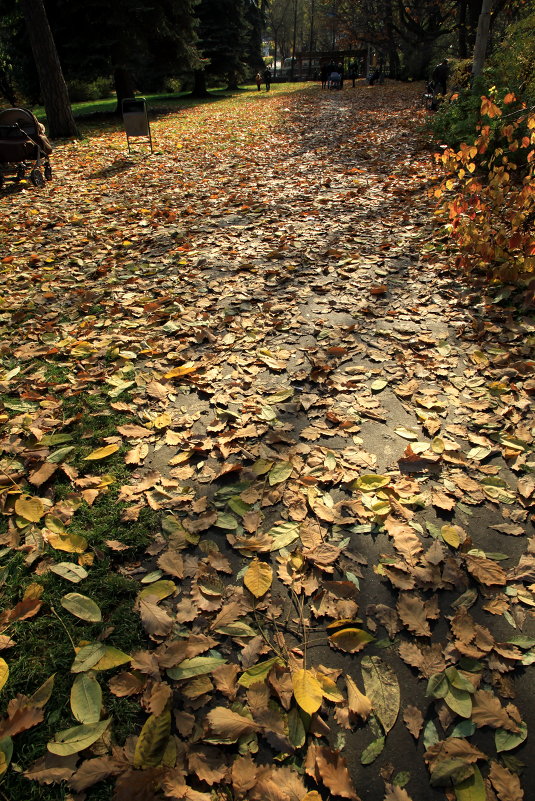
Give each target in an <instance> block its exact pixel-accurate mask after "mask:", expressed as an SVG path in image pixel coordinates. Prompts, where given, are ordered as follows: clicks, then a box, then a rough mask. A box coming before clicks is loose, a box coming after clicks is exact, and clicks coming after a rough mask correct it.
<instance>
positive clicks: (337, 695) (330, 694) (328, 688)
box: [316, 671, 344, 704]
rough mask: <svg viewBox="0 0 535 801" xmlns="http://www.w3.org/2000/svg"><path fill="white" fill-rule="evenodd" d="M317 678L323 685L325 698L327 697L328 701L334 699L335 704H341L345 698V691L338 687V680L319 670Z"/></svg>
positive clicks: (322, 690)
mask: <svg viewBox="0 0 535 801" xmlns="http://www.w3.org/2000/svg"><path fill="white" fill-rule="evenodd" d="M316 679H317V681H318V684H319V685H320V687H321V692H322V694H323V697H324V698H327V700H328V701H334V703H335V704H339V703H340V702H341V701H343V700H344V694H343V692H342V691H341V690H340V689H339V688H338V686H337V684H336V682H335V681H333V680H332V679H331V678H329V676H326V675H325V674H324V673H319V672H318V671H317V672H316Z"/></svg>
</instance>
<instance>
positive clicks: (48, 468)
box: [28, 462, 59, 487]
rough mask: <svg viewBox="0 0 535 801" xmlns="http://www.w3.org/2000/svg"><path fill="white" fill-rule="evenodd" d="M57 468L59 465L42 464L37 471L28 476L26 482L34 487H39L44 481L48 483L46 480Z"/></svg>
mask: <svg viewBox="0 0 535 801" xmlns="http://www.w3.org/2000/svg"><path fill="white" fill-rule="evenodd" d="M58 467H59V465H57V464H52V462H43V464H42V465H41V467H40V468H39V469H38V470H34V471H33V473H31V474H30V476H29V477H28V481H29V482H30V484H33V485H34V487H40V486H41V484H44V483H45V481H48V479H49V478H51V476H53V475H54V473H55V472H56V470H57V469H58Z"/></svg>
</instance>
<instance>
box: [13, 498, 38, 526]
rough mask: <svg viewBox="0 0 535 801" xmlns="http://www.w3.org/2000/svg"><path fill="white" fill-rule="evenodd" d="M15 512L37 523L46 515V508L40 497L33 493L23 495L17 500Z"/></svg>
mask: <svg viewBox="0 0 535 801" xmlns="http://www.w3.org/2000/svg"><path fill="white" fill-rule="evenodd" d="M15 512H16V513H17V514H18V515H19V516H20V517H23V518H24V519H25V520H29V521H30V522H32V523H37V521H38V520H40V519H41V518H42V516H43V515H44V513H45V509H44V506H43V504H42V502H41V500H40V498H34V497H32V496H31V495H21V496H20V497H19V498H17V500H16V501H15Z"/></svg>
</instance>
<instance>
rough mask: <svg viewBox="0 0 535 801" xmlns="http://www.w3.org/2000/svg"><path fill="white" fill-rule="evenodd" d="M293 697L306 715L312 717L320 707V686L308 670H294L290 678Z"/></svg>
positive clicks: (321, 696)
mask: <svg viewBox="0 0 535 801" xmlns="http://www.w3.org/2000/svg"><path fill="white" fill-rule="evenodd" d="M292 686H293V691H294V697H295V700H296V701H297V703H298V704H299V706H300V707H301V709H302V710H303V711H304V712H306V713H307V715H313V714H314V712H317V711H318V709H319V708H320V706H321V702H322V699H323V692H322V689H321V684H320V683H319V681H318V680H317V679H315V678H314V676H313V675H312V673H311V672H310V670H296V671H295V673H294V674H293V676H292Z"/></svg>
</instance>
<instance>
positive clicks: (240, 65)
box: [192, 0, 261, 97]
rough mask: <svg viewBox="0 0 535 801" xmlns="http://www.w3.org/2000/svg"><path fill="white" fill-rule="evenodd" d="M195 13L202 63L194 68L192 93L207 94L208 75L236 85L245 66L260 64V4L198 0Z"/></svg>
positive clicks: (197, 95)
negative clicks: (224, 79) (196, 68)
mask: <svg viewBox="0 0 535 801" xmlns="http://www.w3.org/2000/svg"><path fill="white" fill-rule="evenodd" d="M196 14H197V18H198V21H199V24H198V29H197V33H198V37H199V41H198V48H199V51H200V53H201V56H202V62H203V63H202V66H201V67H200V68H199V69H198V70H196V71H195V86H194V89H193V93H192V94H193V95H194V96H195V97H205V96H206V94H207V90H206V78H207V76H212V77H218V78H226V79H227V81H228V86H229V88H236V87H237V85H238V80H239V79H240V78H242V77H243V76H244V75H245V72H246V70H247V67H248V66H249V67H250V68H251V69H254V68H255V66H256V68H258V65H259V60H260V50H259V45H260V36H259V29H260V19H259V18H260V14H261V9H260V6H259V4H257V3H256V2H255V0H200V3H199V5H198V6H197V8H196ZM255 27H256V33H255Z"/></svg>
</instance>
